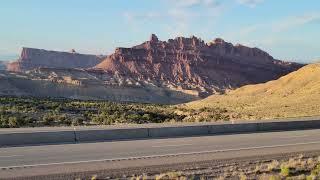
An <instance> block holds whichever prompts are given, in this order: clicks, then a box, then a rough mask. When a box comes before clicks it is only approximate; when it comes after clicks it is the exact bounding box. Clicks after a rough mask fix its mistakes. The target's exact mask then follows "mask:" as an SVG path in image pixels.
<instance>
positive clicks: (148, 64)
mask: <svg viewBox="0 0 320 180" xmlns="http://www.w3.org/2000/svg"><path fill="white" fill-rule="evenodd" d="M300 67H301V65H300V64H296V63H288V62H283V61H279V60H275V59H274V58H273V57H272V56H270V55H269V54H268V53H266V52H264V51H262V50H260V49H258V48H249V47H246V46H242V45H235V46H234V45H233V44H231V43H227V42H225V41H224V40H222V39H219V38H218V39H215V40H214V41H212V42H210V43H205V42H204V41H202V40H201V39H199V38H197V37H194V36H193V37H191V38H184V37H178V38H176V39H169V40H168V41H160V40H158V38H157V37H156V36H155V35H152V36H151V38H150V40H149V41H147V42H144V43H142V44H140V45H138V46H134V47H132V48H117V49H116V51H115V53H114V54H112V55H110V56H108V57H107V58H106V59H105V60H104V61H103V62H102V63H100V64H98V65H97V66H96V67H95V68H96V69H102V70H104V71H105V72H108V73H111V74H116V75H118V76H121V77H123V78H126V77H131V78H134V79H135V80H137V81H148V82H153V83H154V84H160V85H161V86H169V87H175V88H180V89H188V90H194V91H196V92H198V93H199V94H200V95H204V96H205V95H207V94H212V93H214V92H216V91H224V90H226V89H232V88H236V87H240V86H243V85H246V84H255V83H261V82H266V81H269V80H273V79H277V78H279V77H281V76H282V75H285V74H287V73H289V72H292V71H294V70H296V69H298V68H300Z"/></svg>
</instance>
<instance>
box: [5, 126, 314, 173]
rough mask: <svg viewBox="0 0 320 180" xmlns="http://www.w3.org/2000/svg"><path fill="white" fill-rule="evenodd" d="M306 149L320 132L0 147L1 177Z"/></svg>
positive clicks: (311, 145)
mask: <svg viewBox="0 0 320 180" xmlns="http://www.w3.org/2000/svg"><path fill="white" fill-rule="evenodd" d="M306 150H319V151H320V130H304V131H285V132H268V133H252V134H233V135H220V136H199V137H181V138H168V139H143V140H131V141H129V140H128V141H113V142H97V143H79V144H60V145H43V146H25V147H8V148H0V177H1V175H2V177H4V176H5V175H8V176H9V175H10V173H11V175H10V176H12V174H13V172H14V173H16V172H18V171H19V169H27V170H29V171H31V170H32V168H44V167H46V168H48V167H54V166H71V165H72V166H75V165H81V166H82V167H86V164H90V163H91V164H94V163H101V162H103V163H109V166H105V167H104V168H106V167H112V166H113V163H114V162H121V161H126V160H132V159H133V160H134V159H141V158H142V159H148V160H149V161H150V159H151V160H152V159H153V160H152V161H153V162H157V161H161V158H165V157H179V156H183V157H185V156H195V157H197V156H201V155H202V157H201V158H199V160H201V159H202V160H206V159H214V158H218V157H219V158H228V157H232V156H229V155H233V156H235V155H236V154H237V153H236V152H242V154H241V153H238V154H239V156H240V155H242V156H253V155H257V154H260V155H261V154H263V152H265V153H266V152H267V153H269V154H272V153H279V152H299V151H306ZM218 154H219V156H218ZM228 154H229V155H228ZM223 155H225V156H226V157H223ZM185 159H186V158H185ZM187 159H189V160H191V159H192V158H187ZM196 159H197V158H196ZM161 163H164V162H163V161H162V162H161ZM167 163H169V161H168V162H167ZM126 164H129V163H126ZM125 166H126V165H123V166H121V168H124V167H125ZM92 167H93V166H91V168H92ZM112 168H119V166H114V167H112ZM30 169H31V170H30ZM62 169H64V168H62ZM100 169H101V167H100ZM91 170H92V169H91ZM19 175H21V174H19Z"/></svg>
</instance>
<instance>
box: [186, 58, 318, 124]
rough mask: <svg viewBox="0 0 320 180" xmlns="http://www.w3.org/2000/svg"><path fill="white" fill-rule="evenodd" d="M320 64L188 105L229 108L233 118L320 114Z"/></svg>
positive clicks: (268, 117) (269, 117) (196, 107)
mask: <svg viewBox="0 0 320 180" xmlns="http://www.w3.org/2000/svg"><path fill="white" fill-rule="evenodd" d="M319 92H320V64H319V63H317V64H310V65H307V66H305V67H303V68H301V69H299V70H298V71H295V72H292V73H290V74H288V75H286V76H283V77H281V78H280V79H278V80H274V81H270V82H267V83H263V84H257V85H248V86H244V87H241V88H238V89H236V90H234V91H230V92H228V93H227V94H225V95H213V96H210V97H208V98H206V99H203V100H200V101H195V102H191V103H188V104H186V107H188V108H193V109H194V108H195V109H198V108H204V107H208V108H216V107H219V108H226V109H227V110H228V111H229V112H231V113H230V115H231V116H232V117H233V118H234V119H271V118H288V117H301V116H320V111H319V109H320V103H319V102H320V93H319Z"/></svg>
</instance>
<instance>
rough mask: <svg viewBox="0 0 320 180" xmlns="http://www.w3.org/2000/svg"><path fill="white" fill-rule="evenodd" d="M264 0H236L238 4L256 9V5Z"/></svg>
mask: <svg viewBox="0 0 320 180" xmlns="http://www.w3.org/2000/svg"><path fill="white" fill-rule="evenodd" d="M263 1H264V0H237V2H238V3H240V4H243V5H246V6H249V7H251V8H254V7H256V6H257V5H258V4H260V3H262V2H263Z"/></svg>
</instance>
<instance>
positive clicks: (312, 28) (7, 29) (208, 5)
mask: <svg viewBox="0 0 320 180" xmlns="http://www.w3.org/2000/svg"><path fill="white" fill-rule="evenodd" d="M0 25H1V26H0V60H3V59H6V58H8V57H13V56H16V55H18V54H19V51H20V50H21V47H35V48H43V49H53V50H63V51H68V50H69V49H76V50H77V51H78V52H81V53H94V54H109V53H112V52H113V51H114V49H115V47H119V46H123V47H128V46H132V45H135V44H139V43H141V42H143V41H145V40H147V39H149V36H150V34H151V33H155V34H157V35H158V37H159V38H160V39H161V40H167V39H168V38H174V37H176V36H186V37H189V36H191V35H196V36H198V37H201V38H202V39H204V40H205V41H207V42H208V41H211V40H212V39H214V38H216V37H221V38H223V39H225V40H226V41H230V42H232V43H234V44H237V43H240V44H244V45H248V46H251V47H259V48H261V49H263V50H266V51H267V52H269V53H270V54H271V55H273V56H274V57H275V58H278V59H283V60H290V61H299V62H310V61H312V60H315V59H320V44H319V43H320V35H319V32H320V1H319V0H306V1H303V0H54V1H53V0H28V1H22V0H2V1H1V2H0Z"/></svg>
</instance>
